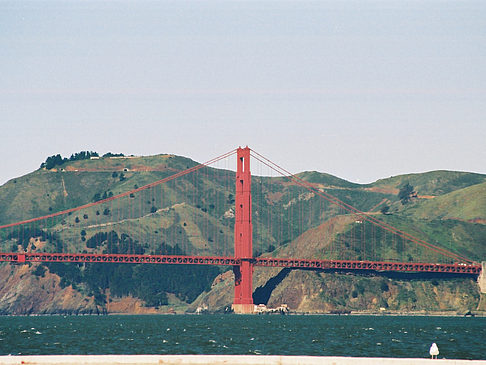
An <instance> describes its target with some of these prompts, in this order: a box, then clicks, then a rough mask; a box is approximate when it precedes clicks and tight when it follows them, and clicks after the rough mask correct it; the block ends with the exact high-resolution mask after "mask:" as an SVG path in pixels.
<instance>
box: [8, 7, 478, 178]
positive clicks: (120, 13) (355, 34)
mask: <svg viewBox="0 0 486 365" xmlns="http://www.w3.org/2000/svg"><path fill="white" fill-rule="evenodd" d="M0 126H1V128H0V155H1V162H0V167H1V169H0V184H3V183H5V182H6V181H7V180H9V179H11V178H14V177H17V176H20V175H23V174H26V173H28V172H30V171H32V170H34V169H36V168H38V167H39V165H40V163H41V162H43V161H44V160H45V159H46V157H47V156H50V155H53V154H57V153H61V154H62V155H63V156H67V157H69V156H70V155H71V153H74V152H79V151H81V150H94V151H97V152H99V153H101V154H103V153H106V152H108V151H111V152H123V153H125V154H135V155H151V154H158V153H173V154H177V155H183V156H187V157H190V158H192V159H195V160H197V161H200V162H202V161H206V160H208V159H210V158H212V157H215V156H217V155H219V154H222V153H224V152H226V151H229V150H231V149H233V148H235V147H237V146H238V145H249V146H250V147H251V148H253V149H255V150H256V151H258V152H259V153H261V154H263V155H265V156H267V157H268V158H270V159H272V160H274V161H275V162H277V163H279V164H280V165H282V166H284V167H286V168H287V169H288V170H290V171H292V172H299V171H303V170H317V171H322V172H327V173H331V174H333V175H337V176H339V177H342V178H345V179H348V180H351V181H355V182H356V181H358V182H370V181H374V180H376V179H378V178H383V177H388V176H391V175H397V174H401V173H410V172H422V171H429V170H437V169H448V170H462V171H474V172H481V173H486V1H484V0H481V1H423V0H420V1H402V0H401V1H363V0H359V1H337V0H336V1H230V0H225V1H181V0H177V1H143V0H142V1H132V2H129V1H69V0H67V1H32V2H29V1H0Z"/></svg>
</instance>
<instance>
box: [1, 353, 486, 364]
mask: <svg viewBox="0 0 486 365" xmlns="http://www.w3.org/2000/svg"><path fill="white" fill-rule="evenodd" d="M0 364H2V365H3V364H5V365H8V364H16V365H17V364H18V365H20V364H29V365H36V364H39V365H46V364H55V365H60V364H66V365H70V364H76V365H83V364H86V365H93V364H103V365H105V364H106V365H117V364H125V365H126V364H133V365H145V364H146V365H155V364H157V365H160V364H177V365H203V364H204V365H205V364H211V365H230V364H234V365H247V364H248V365H368V364H369V365H388V364H390V365H433V364H443V365H466V364H468V365H472V364H481V365H486V360H444V359H439V360H431V359H396V358H393V359H392V358H376V357H319V356H255V355H241V356H240V355H47V356H0Z"/></svg>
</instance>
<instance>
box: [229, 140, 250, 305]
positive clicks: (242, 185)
mask: <svg viewBox="0 0 486 365" xmlns="http://www.w3.org/2000/svg"><path fill="white" fill-rule="evenodd" d="M252 233H253V228H252V224H251V173H250V149H249V148H248V147H246V148H241V147H240V148H238V150H237V167H236V194H235V258H237V259H240V260H241V264H240V265H235V266H233V272H234V273H235V298H234V301H233V310H234V312H235V313H253V310H254V306H253V296H252V294H253V247H252Z"/></svg>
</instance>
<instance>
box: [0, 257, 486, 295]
mask: <svg viewBox="0 0 486 365" xmlns="http://www.w3.org/2000/svg"><path fill="white" fill-rule="evenodd" d="M2 261H3V262H12V263H19V264H21V263H26V262H80V263H83V262H84V263H87V262H91V263H125V264H182V265H219V266H233V267H240V265H242V264H243V263H244V262H248V263H249V264H250V265H251V267H253V266H260V267H284V268H290V269H311V270H323V269H324V270H325V269H330V270H331V269H332V270H350V271H359V270H367V271H378V272H380V271H388V272H389V271H398V272H431V273H450V274H465V275H479V274H480V273H481V265H477V264H462V263H456V264H431V263H425V262H424V263H412V262H392V261H353V260H310V259H279V258H262V257H257V258H253V259H241V258H235V257H226V256H180V255H179V256H178V255H132V254H126V255H125V254H88V253H84V254H78V253H72V254H69V253H23V254H19V253H15V252H11V253H1V254H0V262H2ZM247 304H249V303H247Z"/></svg>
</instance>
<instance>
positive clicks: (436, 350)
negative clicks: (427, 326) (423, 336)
mask: <svg viewBox="0 0 486 365" xmlns="http://www.w3.org/2000/svg"><path fill="white" fill-rule="evenodd" d="M429 353H430V356H432V359H434V356H435V359H437V355H439V348H438V347H437V344H436V343H435V342H434V343H433V344H432V346H430V350H429Z"/></svg>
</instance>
